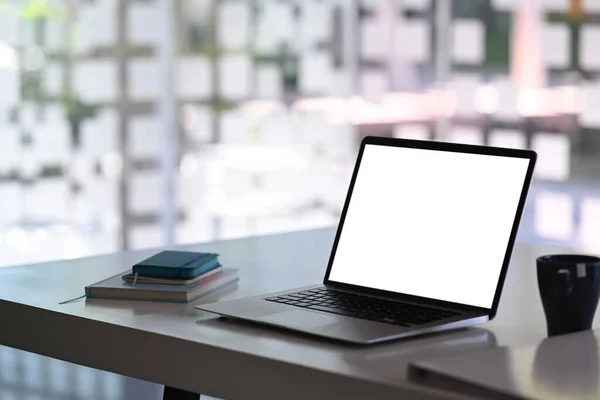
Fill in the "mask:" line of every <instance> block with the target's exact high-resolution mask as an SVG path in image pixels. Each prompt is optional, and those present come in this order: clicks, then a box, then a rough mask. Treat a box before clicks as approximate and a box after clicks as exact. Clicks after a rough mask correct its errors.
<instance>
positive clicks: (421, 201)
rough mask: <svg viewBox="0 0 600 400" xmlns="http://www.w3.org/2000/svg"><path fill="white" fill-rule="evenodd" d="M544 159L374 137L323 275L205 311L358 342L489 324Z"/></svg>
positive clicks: (363, 148)
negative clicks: (317, 279) (536, 167)
mask: <svg viewBox="0 0 600 400" xmlns="http://www.w3.org/2000/svg"><path fill="white" fill-rule="evenodd" d="M535 161H536V153H535V152H533V151H529V150H517V149H504V148H495V147H485V146H474V145H463V144H453V143H440V142H432V141H417V140H406V139H391V138H380V137H366V138H364V139H363V140H362V142H361V145H360V149H359V153H358V158H357V161H356V165H355V167H354V172H353V175H352V179H351V182H350V187H349V189H348V194H347V196H346V200H345V203H344V208H343V210H342V214H341V218H340V222H339V225H338V228H337V232H336V236H335V240H334V243H333V248H332V250H331V255H330V258H329V263H328V265H327V268H326V269H325V266H324V269H325V276H324V279H323V283H322V284H318V285H313V286H308V287H303V288H295V289H291V290H286V291H282V292H277V293H270V294H266V295H261V296H255V297H250V298H243V299H239V300H232V301H224V302H218V303H212V304H202V305H198V306H197V308H199V309H201V310H205V311H210V312H213V313H217V314H220V315H222V316H227V317H232V318H236V319H241V320H247V321H252V322H256V323H260V324H264V325H271V326H275V327H280V328H285V329H289V330H293V331H297V332H302V333H307V334H311V335H317V336H320V337H325V338H329V339H336V340H341V341H345V342H352V343H357V344H370V343H378V342H384V341H388V340H392V339H399V338H406V337H410V336H415V335H421V334H425V333H430V332H438V331H444V330H449V329H455V328H461V327H467V326H472V325H476V324H481V323H484V322H486V321H489V320H491V319H493V318H494V316H495V315H496V311H497V309H498V303H499V301H500V294H501V292H502V286H503V284H504V278H505V276H506V272H507V269H508V264H509V261H510V257H511V253H512V250H513V245H514V242H515V236H516V234H517V229H518V226H519V221H520V218H521V214H522V212H523V207H524V205H525V199H526V197H527V192H528V190H529V185H530V183H531V179H532V174H533V168H534V165H535Z"/></svg>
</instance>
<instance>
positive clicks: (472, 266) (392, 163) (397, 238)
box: [329, 145, 529, 308]
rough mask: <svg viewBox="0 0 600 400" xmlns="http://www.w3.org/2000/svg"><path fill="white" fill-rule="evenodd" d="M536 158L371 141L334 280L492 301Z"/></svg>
mask: <svg viewBox="0 0 600 400" xmlns="http://www.w3.org/2000/svg"><path fill="white" fill-rule="evenodd" d="M528 166H529V160H528V159H524V158H513V157H500V156H491V155H480V154H466V153H453V152H447V151H437V150H423V149H411V148H404V147H393V146H378V145H366V146H365V149H364V153H363V156H362V161H361V164H360V167H359V171H358V175H357V177H356V181H355V184H354V190H353V192H352V195H351V198H350V204H349V206H348V210H347V212H346V218H345V221H344V225H343V227H342V232H341V235H340V238H339V241H338V246H337V250H336V253H335V256H334V261H333V264H332V266H331V271H330V275H329V280H330V281H334V282H340V283H347V284H352V285H357V286H363V287H370V288H374V289H380V290H387V291H391V292H397V293H404V294H409V295H414V296H422V297H427V298H431V299H437V300H444V301H450V302H455V303H461V304H467V305H472V306H477V307H483V308H491V307H492V303H493V299H494V294H495V292H496V286H497V285H498V279H499V276H500V272H501V269H502V264H503V261H504V256H505V253H506V249H507V246H508V241H509V238H510V233H511V229H512V226H513V223H514V220H515V215H516V212H517V208H518V204H519V199H520V197H521V191H522V190H523V185H524V183H525V178H526V174H527V168H528Z"/></svg>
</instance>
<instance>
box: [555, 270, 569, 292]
mask: <svg viewBox="0 0 600 400" xmlns="http://www.w3.org/2000/svg"><path fill="white" fill-rule="evenodd" d="M555 279H556V283H557V284H556V286H555V287H556V290H555V292H556V294H557V295H558V296H562V297H566V296H568V295H570V294H571V292H572V291H573V279H572V277H571V271H569V270H568V269H559V270H558V271H557V272H556V276H555Z"/></svg>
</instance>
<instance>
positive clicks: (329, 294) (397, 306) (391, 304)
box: [265, 288, 459, 327]
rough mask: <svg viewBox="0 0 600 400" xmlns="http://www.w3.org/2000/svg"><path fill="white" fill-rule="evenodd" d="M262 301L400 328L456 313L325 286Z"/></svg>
mask: <svg viewBox="0 0 600 400" xmlns="http://www.w3.org/2000/svg"><path fill="white" fill-rule="evenodd" d="M265 300H267V301H273V302H275V303H282V304H287V305H290V306H295V307H302V308H306V309H309V310H316V311H325V312H329V313H333V314H339V315H345V316H348V317H354V318H360V319H366V320H370V321H377V322H383V323H386V324H392V325H399V326H404V327H409V326H413V325H421V324H428V323H430V322H434V321H437V320H441V319H445V318H449V317H453V316H456V315H459V313H457V312H454V311H448V310H440V309H437V308H431V307H427V306H422V305H416V304H410V303H399V302H396V301H390V300H385V299H379V298H375V297H368V296H362V295H358V294H354V293H347V292H342V291H338V290H332V289H328V288H317V289H310V290H304V291H301V292H296V293H289V294H286V295H282V296H275V297H269V298H267V299H265Z"/></svg>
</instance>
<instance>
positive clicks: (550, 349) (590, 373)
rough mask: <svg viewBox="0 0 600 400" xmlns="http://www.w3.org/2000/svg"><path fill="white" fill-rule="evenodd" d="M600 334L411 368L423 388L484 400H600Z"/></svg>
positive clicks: (561, 338)
mask: <svg viewBox="0 0 600 400" xmlns="http://www.w3.org/2000/svg"><path fill="white" fill-rule="evenodd" d="M597 335H598V333H596V332H594V331H585V332H578V333H573V334H568V335H561V336H555V337H552V338H548V339H544V340H542V341H540V342H539V343H534V344H531V345H524V346H519V347H497V348H495V349H489V350H481V351H474V352H469V353H465V354H463V355H460V356H453V357H449V358H441V359H432V360H426V361H419V362H414V363H411V365H410V366H409V378H410V379H411V380H414V381H417V382H419V383H421V384H425V385H429V386H434V387H438V388H441V389H444V390H448V391H454V392H456V393H460V394H465V395H470V396H475V397H476V398H483V399H549V400H554V399H569V400H579V399H585V400H588V399H590V400H591V399H600V389H599V386H600V369H599V365H600V356H599V353H598V336H597Z"/></svg>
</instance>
